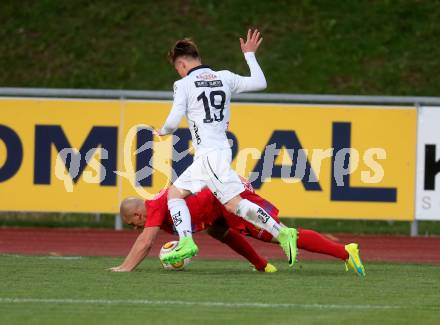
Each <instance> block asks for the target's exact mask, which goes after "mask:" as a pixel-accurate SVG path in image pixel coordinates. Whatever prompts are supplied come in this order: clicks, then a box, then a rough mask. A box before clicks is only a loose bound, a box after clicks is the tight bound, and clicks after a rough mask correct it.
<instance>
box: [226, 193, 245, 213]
mask: <svg viewBox="0 0 440 325" xmlns="http://www.w3.org/2000/svg"><path fill="white" fill-rule="evenodd" d="M241 200H242V198H241V196H239V195H237V196H236V197H234V198H232V199H231V200H229V201H228V202H226V203H225V204H224V206H225V209H226V210H227V211H228V212H229V213H234V214H235V212H236V211H237V207H238V204H239V203H240V201H241Z"/></svg>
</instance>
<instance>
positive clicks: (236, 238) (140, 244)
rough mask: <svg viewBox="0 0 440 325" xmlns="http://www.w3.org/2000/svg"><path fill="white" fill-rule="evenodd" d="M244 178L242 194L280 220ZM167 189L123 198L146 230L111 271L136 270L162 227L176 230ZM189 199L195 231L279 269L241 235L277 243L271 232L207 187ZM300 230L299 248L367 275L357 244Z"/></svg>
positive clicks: (133, 220)
mask: <svg viewBox="0 0 440 325" xmlns="http://www.w3.org/2000/svg"><path fill="white" fill-rule="evenodd" d="M242 182H243V185H244V186H245V191H244V192H243V193H242V196H243V197H244V198H246V199H247V200H249V201H251V202H253V203H254V204H256V205H258V206H261V207H262V208H264V209H265V210H266V211H267V212H268V213H270V214H271V216H272V218H274V219H276V220H277V222H279V218H278V209H277V208H276V207H275V206H273V205H272V204H271V203H270V202H269V201H267V200H265V199H264V198H262V197H260V196H259V195H257V194H256V193H255V192H254V190H253V188H252V187H251V185H250V183H249V182H247V181H246V180H244V179H242ZM166 192H167V191H166V190H165V191H164V192H161V193H160V194H159V195H158V196H157V198H155V199H153V200H146V201H145V202H144V201H142V200H141V199H138V198H128V199H126V200H124V201H123V202H122V204H121V217H123V219H124V221H125V222H126V223H127V224H130V225H133V226H135V227H139V228H142V227H144V231H143V232H142V233H141V235H139V237H138V239H137V240H136V242H135V244H134V245H133V247H132V249H131V251H130V253H129V255H128V256H127V258H126V259H125V261H124V262H123V263H122V264H121V265H120V266H117V267H114V268H112V269H111V270H112V271H115V272H127V271H131V270H133V269H134V268H135V267H136V266H137V265H138V264H139V263H140V262H141V261H142V260H143V258H144V257H145V256H147V255H148V252H149V251H150V249H151V245H152V243H153V241H154V239H155V237H156V236H157V233H158V231H159V229H163V230H165V231H167V232H170V233H175V227H174V224H175V222H176V220H172V218H171V215H170V213H169V211H168V208H167V196H166ZM186 203H187V205H188V208H189V209H190V211H191V215H192V216H193V218H192V221H193V224H192V229H193V231H194V232H198V231H202V230H205V229H207V230H208V233H209V234H210V235H211V236H212V237H214V238H216V239H218V240H220V241H222V242H223V243H225V244H227V245H228V246H229V247H231V248H232V249H233V250H234V251H236V252H237V253H238V254H240V255H242V256H243V257H245V258H246V259H248V260H249V261H250V262H251V263H252V264H253V265H254V266H255V268H256V269H257V270H259V271H266V272H271V271H275V270H276V269H275V268H274V267H273V266H272V265H271V264H269V263H268V262H267V260H265V259H264V258H262V257H260V256H259V255H258V254H257V252H255V250H254V249H253V248H252V246H250V244H249V243H248V242H247V241H246V240H245V238H244V237H242V236H241V235H240V233H241V234H243V235H247V236H251V237H254V238H256V239H259V240H262V241H265V242H272V243H276V240H275V239H274V238H273V236H272V235H271V234H270V233H268V232H266V231H264V230H262V229H259V228H258V227H256V226H254V225H253V224H251V223H249V222H247V221H245V220H243V219H242V218H239V217H238V216H236V215H234V214H233V213H231V212H228V210H227V209H226V208H225V207H224V206H223V205H222V204H221V203H220V202H219V201H218V200H217V199H216V197H215V196H214V195H213V194H212V192H210V191H209V189H207V188H205V189H203V190H202V191H201V192H199V193H197V194H196V195H192V196H189V197H187V198H186ZM298 233H299V236H298V240H297V247H298V248H300V249H304V250H307V251H310V252H315V253H321V254H326V255H330V256H333V257H336V258H338V259H340V260H342V261H345V265H346V270H348V267H350V268H352V269H353V270H354V271H355V272H356V273H357V274H359V275H363V276H364V275H365V269H364V266H363V265H362V261H361V259H360V257H359V250H358V247H357V244H354V243H352V244H348V245H345V246H344V245H342V244H340V243H337V242H335V241H332V240H330V239H328V238H326V237H324V236H322V235H321V234H319V233H318V232H316V231H313V230H308V229H298Z"/></svg>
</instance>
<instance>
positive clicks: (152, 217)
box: [145, 188, 222, 233]
mask: <svg viewBox="0 0 440 325" xmlns="http://www.w3.org/2000/svg"><path fill="white" fill-rule="evenodd" d="M167 193H168V190H165V191H162V192H161V193H159V194H158V196H157V197H156V198H154V199H152V200H145V207H146V208H147V220H146V221H145V227H160V228H162V229H163V230H165V231H166V232H169V233H176V231H175V229H174V224H173V220H172V219H171V215H170V212H169V211H168V203H167V201H168V200H167ZM185 201H186V205H187V206H188V210H189V213H190V214H191V227H192V231H193V232H199V231H202V230H205V229H206V228H208V227H209V226H211V225H212V224H213V223H214V221H215V220H216V219H217V218H218V217H220V216H221V214H222V211H221V208H222V204H221V203H220V202H219V201H218V200H217V199H216V198H215V196H214V195H213V194H212V193H211V191H210V190H209V189H208V188H204V189H203V190H202V191H200V192H199V193H197V194H195V195H190V196H188V197H187V198H185Z"/></svg>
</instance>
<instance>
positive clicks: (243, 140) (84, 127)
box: [0, 98, 416, 220]
mask: <svg viewBox="0 0 440 325" xmlns="http://www.w3.org/2000/svg"><path fill="white" fill-rule="evenodd" d="M170 108H171V103H170V102H168V101H123V100H68V99H43V98H41V99H20V98H11V99H1V100H0V210H3V211H6V210H8V211H11V210H15V211H62V212H68V211H69V212H111V213H115V212H117V211H118V205H119V202H120V200H121V199H123V198H124V197H126V196H129V195H142V196H143V197H145V198H151V197H152V196H153V195H154V194H155V193H157V192H159V191H160V190H161V189H162V188H163V187H164V186H167V184H169V183H170V181H172V180H173V179H174V178H175V177H177V176H178V175H179V174H180V173H181V172H182V171H183V170H184V169H185V168H186V167H187V166H188V165H189V164H190V163H191V159H192V156H191V149H189V148H190V142H189V140H190V134H189V130H188V129H187V128H186V122H182V125H181V127H180V128H179V129H178V130H177V131H176V132H175V135H174V136H173V137H171V136H168V137H162V138H161V139H157V138H156V137H153V135H152V132H151V126H153V127H160V126H161V125H162V124H163V122H164V121H165V119H166V117H167V115H168V112H169V110H170ZM231 110H232V113H231V114H232V116H231V124H230V130H229V136H230V138H231V139H232V140H233V141H232V142H233V144H234V145H233V154H234V161H233V167H234V168H235V169H236V170H237V171H238V173H239V174H241V175H243V176H245V177H248V178H250V179H251V181H252V184H253V185H254V187H255V189H256V190H257V192H258V193H259V194H260V195H262V196H263V197H265V198H266V199H268V200H270V201H272V202H273V203H274V204H275V205H276V206H277V207H278V208H279V209H280V215H281V216H286V217H310V218H363V219H387V220H391V219H395V220H412V219H413V218H414V186H415V160H416V156H415V155H416V152H415V150H416V110H415V108H411V107H394V108H390V107H377V106H371V107H360V106H343V105H338V106H323V105H320V106H318V105H277V104H232V108H231ZM173 144H174V146H173ZM187 153H189V155H188V154H187Z"/></svg>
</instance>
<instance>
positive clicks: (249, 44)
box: [240, 29, 263, 53]
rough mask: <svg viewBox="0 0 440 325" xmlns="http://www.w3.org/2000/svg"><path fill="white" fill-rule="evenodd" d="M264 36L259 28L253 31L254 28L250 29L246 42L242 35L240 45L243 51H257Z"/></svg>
mask: <svg viewBox="0 0 440 325" xmlns="http://www.w3.org/2000/svg"><path fill="white" fill-rule="evenodd" d="M262 41H263V38H262V37H261V35H260V32H259V31H258V29H255V30H253V31H252V29H249V30H248V33H247V38H246V42H245V41H244V40H243V38H241V37H240V46H241V50H242V51H243V53H246V52H256V51H257V49H258V47H259V46H260V44H261V42H262Z"/></svg>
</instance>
